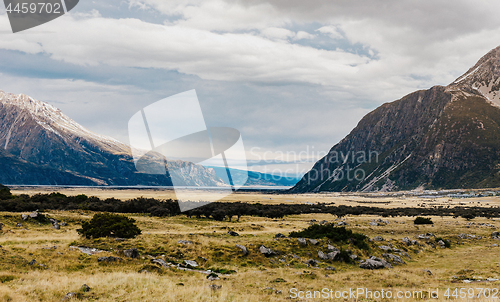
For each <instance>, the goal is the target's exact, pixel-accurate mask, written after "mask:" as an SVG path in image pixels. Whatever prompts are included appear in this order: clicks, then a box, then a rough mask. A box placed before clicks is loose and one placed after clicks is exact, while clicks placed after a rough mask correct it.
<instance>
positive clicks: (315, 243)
mask: <svg viewBox="0 0 500 302" xmlns="http://www.w3.org/2000/svg"><path fill="white" fill-rule="evenodd" d="M309 242H310V243H311V244H312V245H318V244H319V241H318V240H315V239H309Z"/></svg>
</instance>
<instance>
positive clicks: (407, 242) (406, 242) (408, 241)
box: [401, 237, 411, 245]
mask: <svg viewBox="0 0 500 302" xmlns="http://www.w3.org/2000/svg"><path fill="white" fill-rule="evenodd" d="M401 241H403V243H404V244H406V245H410V244H411V243H410V238H408V237H405V238H403V239H401Z"/></svg>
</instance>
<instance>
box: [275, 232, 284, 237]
mask: <svg viewBox="0 0 500 302" xmlns="http://www.w3.org/2000/svg"><path fill="white" fill-rule="evenodd" d="M274 238H285V235H283V234H281V233H278V234H276V235H274Z"/></svg>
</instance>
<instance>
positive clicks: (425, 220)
mask: <svg viewBox="0 0 500 302" xmlns="http://www.w3.org/2000/svg"><path fill="white" fill-rule="evenodd" d="M413 224H434V222H432V220H431V219H430V218H425V217H417V218H415V220H414V221H413Z"/></svg>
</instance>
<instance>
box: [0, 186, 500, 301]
mask: <svg viewBox="0 0 500 302" xmlns="http://www.w3.org/2000/svg"><path fill="white" fill-rule="evenodd" d="M246 195H250V194H246ZM246 195H245V196H246ZM270 196H272V198H273V199H280V198H282V199H289V198H290V196H278V195H270ZM247 197H248V196H247ZM254 197H256V198H254V199H262V200H264V199H265V198H268V197H267V195H255V196H254ZM248 198H249V197H248ZM332 198H333V197H332ZM363 198H366V197H363ZM309 200H310V201H313V200H312V198H310V199H309ZM379 201H380V199H376V200H373V201H372V202H374V204H375V203H376V202H379ZM92 214H93V213H90V212H85V213H82V212H81V211H74V212H59V211H52V212H48V215H50V216H51V217H54V218H56V219H58V220H61V221H66V222H68V226H66V227H62V228H61V229H60V230H55V229H52V228H51V226H50V225H39V224H38V223H33V222H22V221H21V219H20V214H18V213H15V214H13V213H0V222H3V223H4V224H5V226H4V228H3V230H2V231H0V245H1V246H2V248H0V281H1V280H3V281H1V282H0V301H60V300H61V299H62V298H63V297H64V295H65V294H66V293H68V292H78V293H79V296H78V299H79V300H82V301H97V300H98V301H281V300H289V299H290V289H291V288H297V289H299V290H302V291H307V290H311V291H313V290H321V289H322V288H331V289H334V290H346V289H349V288H358V287H363V288H368V289H373V290H380V289H384V290H387V289H390V290H392V291H394V292H395V291H397V290H404V291H406V290H427V289H428V288H434V289H435V288H439V289H440V290H441V293H442V292H443V291H444V289H446V288H448V287H451V288H456V287H464V288H470V287H490V288H500V282H498V281H497V282H481V283H471V284H466V283H462V282H458V283H454V280H455V279H453V276H457V277H458V278H476V279H480V278H481V279H485V278H500V260H499V258H498V255H499V254H500V248H499V247H496V248H493V247H491V245H492V244H494V243H497V244H498V243H499V242H498V241H496V240H492V239H490V236H489V235H490V233H491V232H492V230H493V229H492V228H490V227H485V226H477V224H478V223H489V224H494V225H495V226H496V227H498V226H499V223H500V222H499V221H498V220H487V219H484V218H476V219H474V220H473V222H475V223H476V225H473V226H470V227H467V226H466V222H467V221H466V220H464V219H462V218H458V219H453V218H451V217H444V218H441V217H431V218H432V220H433V221H434V222H435V224H434V226H430V225H425V226H415V225H413V224H412V220H413V218H409V217H397V218H382V219H384V220H389V222H390V223H389V224H388V225H384V226H369V225H368V223H369V222H370V221H371V220H372V219H378V218H380V217H375V216H356V217H352V216H349V217H347V218H346V221H347V222H348V224H349V226H348V228H349V229H352V230H353V231H355V232H360V233H363V234H365V235H367V236H369V237H370V238H372V237H374V236H376V235H381V236H382V237H384V239H386V240H389V239H393V240H391V241H385V242H383V243H377V244H385V245H387V244H389V243H391V244H393V245H394V246H397V247H399V248H406V249H407V251H408V253H409V254H410V255H411V257H412V259H411V260H408V261H407V264H406V265H399V266H395V267H394V268H393V269H384V270H378V271H368V270H363V269H360V268H359V267H358V266H357V265H355V264H345V263H340V262H325V261H323V263H321V264H320V266H319V267H320V268H310V267H307V265H306V264H304V263H303V261H305V260H308V259H310V258H314V259H318V257H317V250H325V248H324V246H323V247H317V246H307V247H301V246H299V245H298V244H297V242H296V240H294V239H279V240H275V239H274V235H275V234H276V233H283V234H285V235H287V234H288V233H289V232H290V231H297V230H301V229H303V228H305V227H307V226H309V221H310V220H311V219H316V220H317V221H321V220H327V221H335V217H334V216H332V215H327V214H307V215H296V216H289V217H285V219H283V220H272V219H266V218H257V217H247V216H244V217H242V218H241V220H240V221H239V222H237V221H232V222H227V221H224V222H217V221H212V220H207V219H195V218H186V217H183V216H178V217H169V218H151V217H145V216H140V215H130V216H132V217H133V218H134V219H136V220H137V221H138V225H139V227H140V228H141V229H142V230H143V233H142V235H140V236H139V237H137V238H135V239H131V240H126V241H115V240H113V239H98V240H90V239H81V238H80V237H79V236H78V234H77V233H76V229H77V228H79V222H81V221H82V220H85V219H90V218H91V217H92ZM17 222H22V223H23V227H22V228H19V227H16V226H15V225H16V223H17ZM402 222H404V223H402ZM24 227H26V228H27V229H25V228H24ZM228 230H234V231H236V232H238V233H239V234H240V236H236V237H232V236H229V235H228V234H227V231H228ZM427 232H431V233H434V234H435V235H436V236H439V237H443V238H446V239H450V240H451V242H452V248H451V249H433V248H432V247H430V246H429V245H427V244H425V246H423V247H418V248H417V247H414V246H412V247H405V246H403V245H402V244H401V240H400V239H401V238H403V237H406V236H408V237H413V238H414V237H415V236H416V235H418V234H422V233H427ZM459 233H470V234H474V235H479V236H483V237H485V238H484V239H481V240H461V239H459V238H458V237H457V235H458V234H459ZM179 239H185V240H191V241H193V242H194V244H192V245H180V244H177V241H178V240H179ZM421 242H422V243H424V241H421ZM458 242H462V243H464V244H457V243H458ZM236 244H243V245H245V246H246V247H247V248H248V249H249V250H250V254H249V255H248V256H243V255H242V254H241V252H240V250H238V249H237V248H236V247H235V245H236ZM261 244H264V245H265V246H267V247H271V248H272V249H275V250H279V251H281V252H282V255H281V256H278V257H270V258H266V257H264V256H263V255H261V254H260V253H259V252H258V247H259V246H260V245H261ZM322 244H323V245H326V242H325V241H323V242H322ZM374 244H375V243H372V249H371V250H370V252H367V253H365V254H363V252H362V251H359V250H355V252H356V253H358V254H359V255H360V256H361V257H362V258H367V257H368V256H369V255H372V254H374V255H380V254H381V253H382V251H381V250H379V249H378V248H377V247H375V245H374ZM70 245H86V246H91V247H96V248H100V249H103V250H107V252H102V253H99V254H96V255H92V256H88V255H85V254H82V253H80V252H79V251H78V250H74V249H70V248H69V246H70ZM53 246H57V248H55V249H48V248H50V247H53ZM130 247H137V248H138V249H139V250H140V252H141V255H142V256H143V257H141V258H140V259H130V258H126V257H123V256H119V257H122V258H123V259H124V261H122V262H120V263H111V264H107V265H105V264H104V265H103V264H98V263H97V258H98V257H100V256H107V255H114V256H116V251H117V250H123V249H126V248H130ZM44 248H46V249H44ZM344 248H347V246H344ZM350 248H351V249H352V247H350ZM308 253H310V254H308ZM292 254H296V255H298V256H300V257H301V259H302V261H298V260H297V259H294V258H293V257H292V256H291V255H292ZM147 255H154V256H155V257H161V258H163V259H165V260H170V261H177V262H181V261H182V260H196V261H198V263H200V265H201V266H202V267H203V268H205V269H208V268H219V269H230V270H235V271H236V273H234V274H228V275H224V276H223V277H222V279H221V280H216V281H212V282H210V281H208V280H207V279H206V275H204V274H201V273H198V272H186V271H180V270H177V269H170V268H169V269H162V270H161V272H159V273H152V274H144V273H139V270H141V269H142V268H144V267H145V266H148V265H151V263H150V259H149V258H148V257H147ZM202 257H203V258H205V259H206V260H205V259H203V258H202ZM32 259H36V260H37V262H38V263H41V264H44V265H47V268H42V267H36V266H30V265H28V264H27V263H28V262H29V261H31V260H32ZM279 259H283V260H284V262H281V261H280V260H279ZM326 266H334V267H335V268H336V269H337V271H336V272H331V271H327V270H325V269H324V268H325V267H326ZM423 269H428V270H430V271H431V272H432V275H429V274H427V273H426V272H424V271H423ZM463 270H468V271H463ZM9 276H11V277H9ZM2 282H3V283H2ZM83 284H87V285H89V286H90V287H91V288H92V290H91V291H90V292H88V293H84V292H79V289H80V288H81V286H82V285H83ZM210 284H217V285H222V288H221V289H219V290H216V291H213V290H211V289H210V288H209V285H210ZM269 287H272V288H274V289H275V290H280V291H281V293H276V291H273V290H267V289H266V288H269ZM317 300H318V299H312V300H309V301H317ZM411 300H412V299H408V301H411ZM483 300H484V299H475V300H474V301H483ZM497 300H498V299H497ZM403 301H404V300H403Z"/></svg>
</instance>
